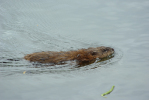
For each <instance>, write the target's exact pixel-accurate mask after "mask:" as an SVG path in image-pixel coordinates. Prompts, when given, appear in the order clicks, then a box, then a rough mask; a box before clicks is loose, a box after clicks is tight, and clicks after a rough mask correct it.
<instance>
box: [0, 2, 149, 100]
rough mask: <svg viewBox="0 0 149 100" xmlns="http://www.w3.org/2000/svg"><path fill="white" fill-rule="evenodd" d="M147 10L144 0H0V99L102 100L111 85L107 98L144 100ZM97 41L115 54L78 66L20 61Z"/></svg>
mask: <svg viewBox="0 0 149 100" xmlns="http://www.w3.org/2000/svg"><path fill="white" fill-rule="evenodd" d="M148 8H149V1H148V0H141V1H140V0H135V1H128V0H125V1H119V0H106V1H105V0H81V1H80V0H71V1H70V0H50V1H49V0H21V1H20V0H11V1H6V0H1V1H0V97H1V99H2V100H27V99H32V100H70V99H71V100H98V99H101V100H102V99H105V98H103V97H101V94H102V93H105V92H107V91H108V90H110V88H111V87H112V86H113V85H115V89H114V91H113V92H112V93H111V94H110V95H107V98H106V99H107V100H128V99H129V100H140V99H143V100H148V98H149V96H148V94H149V85H148V84H149V78H148V75H149V74H148V70H149V68H148V66H149V63H148V61H149V53H148V49H149V46H148V44H149V33H148V32H149V28H148V27H149V11H148ZM102 45H104V46H110V47H113V48H114V49H115V50H116V54H115V57H114V58H112V59H110V60H107V61H103V62H98V63H96V62H95V63H93V64H90V65H86V66H83V67H80V68H75V67H74V66H72V65H61V66H60V65H56V66H51V67H47V66H34V65H33V64H32V63H29V62H28V61H26V60H24V59H23V57H24V55H26V54H29V53H33V52H39V51H49V50H50V51H63V50H67V51H68V50H77V49H80V48H88V47H97V46H102ZM24 71H26V73H25V74H23V72H24Z"/></svg>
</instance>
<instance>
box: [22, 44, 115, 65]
mask: <svg viewBox="0 0 149 100" xmlns="http://www.w3.org/2000/svg"><path fill="white" fill-rule="evenodd" d="M113 53H114V49H113V48H110V47H104V46H102V47H97V48H88V49H79V50H77V51H60V52H55V51H47V52H37V53H32V54H28V55H26V56H25V57H24V58H25V59H26V60H29V61H31V62H39V63H54V64H60V63H62V62H65V61H71V60H76V61H77V62H78V64H81V63H84V62H90V61H92V60H95V59H96V58H99V59H102V58H105V57H107V56H109V55H111V54H113Z"/></svg>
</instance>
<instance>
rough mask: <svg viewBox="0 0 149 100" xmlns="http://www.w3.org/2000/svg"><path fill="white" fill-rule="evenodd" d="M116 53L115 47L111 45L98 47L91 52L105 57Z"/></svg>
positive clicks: (99, 56)
mask: <svg viewBox="0 0 149 100" xmlns="http://www.w3.org/2000/svg"><path fill="white" fill-rule="evenodd" d="M113 53H114V49H113V48H110V47H103V46H102V47H97V48H96V49H94V51H92V52H91V54H92V56H94V57H96V58H105V57H108V56H109V55H111V54H113Z"/></svg>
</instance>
